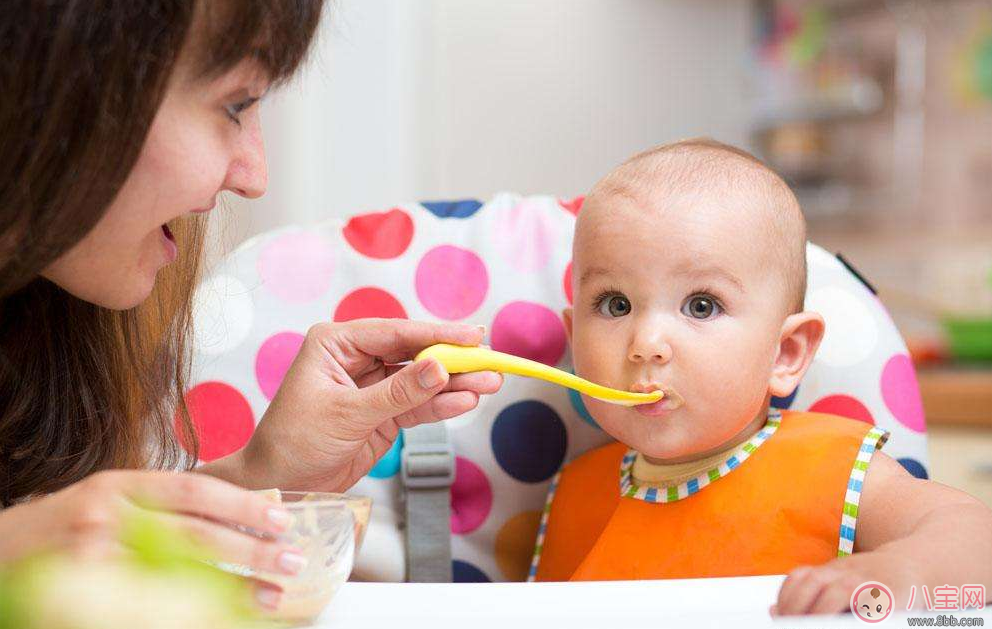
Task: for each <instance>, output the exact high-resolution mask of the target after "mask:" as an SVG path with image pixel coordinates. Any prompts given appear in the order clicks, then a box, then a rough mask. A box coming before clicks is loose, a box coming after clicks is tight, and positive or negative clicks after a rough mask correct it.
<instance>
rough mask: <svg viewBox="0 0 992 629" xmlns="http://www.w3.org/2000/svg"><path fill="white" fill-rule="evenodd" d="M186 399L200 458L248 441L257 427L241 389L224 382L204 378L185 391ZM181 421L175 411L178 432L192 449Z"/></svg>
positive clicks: (229, 450) (219, 454)
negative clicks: (183, 434)
mask: <svg viewBox="0 0 992 629" xmlns="http://www.w3.org/2000/svg"><path fill="white" fill-rule="evenodd" d="M185 400H186V407H187V408H188V409H189V414H190V418H191V419H192V420H193V429H194V430H195V432H196V435H197V439H198V440H199V442H200V460H202V461H213V460H214V459H219V458H221V457H223V456H227V455H228V454H231V453H232V452H236V451H238V450H240V449H241V448H242V447H244V445H245V444H246V443H248V440H249V439H250V438H251V434H252V432H253V431H254V430H255V416H254V414H253V413H252V411H251V406H249V404H248V400H246V399H245V396H243V395H241V392H240V391H238V390H237V389H235V388H234V387H232V386H231V385H229V384H226V383H224V382H202V383H200V384H198V385H196V386H195V387H193V388H192V389H190V390H189V391H187V392H186V396H185ZM180 425H181V423H180V415H179V414H178V413H176V417H175V427H176V434H177V435H178V436H179V442H180V444H182V446H183V448H185V449H186V450H187V451H190V446H189V444H187V443H185V440H184V439H183V437H182V431H181V430H180V429H179V427H180Z"/></svg>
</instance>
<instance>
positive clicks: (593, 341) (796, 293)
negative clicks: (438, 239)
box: [532, 140, 992, 614]
mask: <svg viewBox="0 0 992 629" xmlns="http://www.w3.org/2000/svg"><path fill="white" fill-rule="evenodd" d="M805 251H806V228H805V221H804V219H803V216H802V212H801V210H800V208H799V204H798V202H797V201H796V198H795V196H793V194H792V192H791V191H790V189H789V187H788V185H786V183H785V182H784V181H782V179H780V178H779V177H778V176H777V175H776V174H775V173H774V172H772V171H771V170H769V169H768V168H767V167H766V166H765V165H764V164H762V163H761V162H760V161H758V160H757V159H756V158H754V157H753V156H751V155H749V154H747V153H746V152H744V151H741V150H738V149H735V148H732V147H730V146H726V145H723V144H720V143H718V142H714V141H711V140H689V141H684V142H678V143H675V144H671V145H666V146H662V147H659V148H656V149H653V150H650V151H647V152H645V153H641V154H640V155H637V156H635V157H633V158H631V159H630V160H628V161H627V162H626V163H624V164H623V165H621V166H620V167H619V168H617V169H616V170H614V171H613V172H611V173H610V174H609V175H607V176H606V177H605V178H604V179H603V180H602V181H600V182H599V183H597V184H596V186H595V187H594V188H593V190H592V192H591V193H590V194H589V195H588V197H587V198H586V200H585V203H584V205H583V208H582V211H581V212H580V213H579V217H578V222H577V223H576V231H575V244H574V263H573V264H574V266H573V278H574V295H575V300H574V308H569V309H568V310H566V311H565V313H564V316H565V324H566V328H567V330H568V334H569V337H570V339H571V342H572V349H573V355H574V359H575V368H576V373H577V374H578V375H580V376H582V377H584V378H587V379H590V380H592V381H594V382H598V383H602V384H605V385H607V386H610V387H614V388H619V389H628V390H631V391H641V392H649V391H655V390H662V391H664V393H665V396H664V398H663V399H662V400H661V401H660V402H657V403H654V404H650V405H646V406H637V407H622V406H614V405H610V404H607V403H604V402H600V401H597V400H595V399H591V398H588V397H586V398H584V399H585V403H586V405H587V407H588V410H589V412H590V413H591V414H592V416H593V417H594V418H595V419H596V421H597V422H598V423H599V425H600V426H601V427H602V428H603V430H605V431H606V432H608V433H609V434H610V435H612V436H613V437H614V438H616V439H617V440H618V441H620V442H621V443H615V444H611V445H607V446H604V447H602V448H599V449H597V450H594V451H592V452H589V453H587V454H585V455H584V456H582V457H580V458H578V459H576V460H575V461H573V462H571V463H570V464H568V465H567V466H565V468H564V469H563V470H562V472H561V474H560V475H559V477H558V478H557V479H556V481H555V483H554V484H553V485H552V489H551V492H550V494H549V497H548V502H549V505H548V506H549V508H548V509H547V510H546V511H545V516H544V517H545V521H544V527H543V529H544V533H543V539H539V540H538V548H537V552H536V554H535V566H534V570H533V571H532V576H533V577H534V578H536V579H537V580H543V581H564V580H605V579H666V578H692V577H720V576H741V575H758V574H783V573H788V574H789V576H788V578H787V579H786V581H785V583H784V584H783V586H782V589H781V591H780V593H779V597H778V602H777V605H776V606H774V607H773V608H772V612H773V613H778V614H801V613H821V612H823V613H826V612H838V611H844V610H847V609H848V605H849V600H850V597H851V594H852V593H853V592H854V590H855V589H856V587H857V586H858V585H860V584H862V583H864V582H866V581H870V580H871V581H880V582H882V583H884V584H886V585H887V586H889V587H890V588H891V589H892V591H893V593H894V594H895V596H896V601H897V602H898V601H902V602H903V603H904V602H905V601H906V600H907V599H908V594H909V591H910V588H911V587H912V586H917V587H919V586H922V585H927V586H928V587H929V588H933V587H934V586H937V585H943V584H945V583H948V584H957V585H962V584H966V583H969V584H985V585H986V587H987V589H992V588H989V586H990V585H992V511H990V510H989V509H988V508H986V507H985V506H984V505H982V504H981V503H980V502H978V501H977V500H975V499H974V498H972V497H970V496H968V495H966V494H964V493H962V492H960V491H956V490H954V489H951V488H949V487H946V486H943V485H939V484H937V483H933V482H928V481H922V480H917V479H915V478H913V477H912V476H910V475H909V474H908V473H907V472H906V471H905V470H903V468H902V467H901V466H900V465H899V464H898V463H897V462H895V461H894V460H893V459H891V458H890V457H888V456H886V455H885V454H883V453H881V452H879V451H878V449H879V448H881V447H882V445H883V444H884V442H885V439H886V437H887V434H886V433H885V432H884V431H882V430H879V429H877V428H874V427H873V426H871V425H869V424H866V423H863V422H859V421H855V420H851V419H846V418H841V417H836V416H832V415H823V414H817V413H799V412H789V411H781V412H780V411H777V410H775V409H773V408H771V407H770V400H771V397H772V396H780V397H785V396H788V395H789V394H790V393H792V391H793V390H794V389H795V388H796V386H797V385H798V384H799V381H800V380H801V379H802V377H803V374H804V373H806V370H807V368H808V367H809V365H810V362H811V361H812V359H813V355H814V354H815V352H816V349H817V347H818V345H819V343H820V340H821V339H822V338H823V332H824V322H823V318H822V317H821V316H820V315H818V314H817V313H815V312H807V311H805V310H804V309H803V300H804V295H805V291H806V255H805ZM618 477H619V483H618ZM852 553H853V555H852ZM849 555H850V556H849ZM917 598H922V597H917Z"/></svg>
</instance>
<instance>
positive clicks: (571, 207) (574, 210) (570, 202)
mask: <svg viewBox="0 0 992 629" xmlns="http://www.w3.org/2000/svg"><path fill="white" fill-rule="evenodd" d="M585 200H586V198H585V196H577V197H575V198H574V199H558V205H560V206H562V207H563V208H565V209H566V210H568V211H569V212H570V213H571V214H572V215H574V216H578V215H579V210H581V209H582V202H583V201H585Z"/></svg>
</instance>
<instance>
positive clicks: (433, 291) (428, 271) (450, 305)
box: [415, 245, 489, 321]
mask: <svg viewBox="0 0 992 629" xmlns="http://www.w3.org/2000/svg"><path fill="white" fill-rule="evenodd" d="M415 282H416V289H417V297H418V298H420V303H422V304H423V305H424V308H427V310H428V311H429V312H430V313H431V314H433V315H434V316H436V317H438V318H441V319H446V320H448V321H454V320H455V319H464V318H465V317H467V316H469V315H470V314H472V313H473V312H475V311H476V310H477V309H478V308H479V306H481V305H482V301H483V299H485V297H486V293H487V292H488V291H489V274H488V273H487V272H486V265H485V264H484V263H483V262H482V259H481V258H480V257H479V256H477V255H476V254H474V253H472V252H471V251H469V250H468V249H462V248H460V247H455V246H453V245H442V246H440V247H435V248H433V249H431V250H430V251H428V252H427V254H426V255H424V257H423V258H422V259H421V260H420V264H418V265H417V276H416V280H415Z"/></svg>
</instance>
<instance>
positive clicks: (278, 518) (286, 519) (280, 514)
mask: <svg viewBox="0 0 992 629" xmlns="http://www.w3.org/2000/svg"><path fill="white" fill-rule="evenodd" d="M265 517H266V518H267V519H268V521H269V522H271V523H272V524H273V525H274V526H275V527H276V528H277V529H279V530H280V531H285V530H286V529H288V528H289V527H290V526H292V525H293V515H292V514H291V513H290V512H289V511H286V510H285V509H276V508H270V509H266V510H265Z"/></svg>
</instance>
